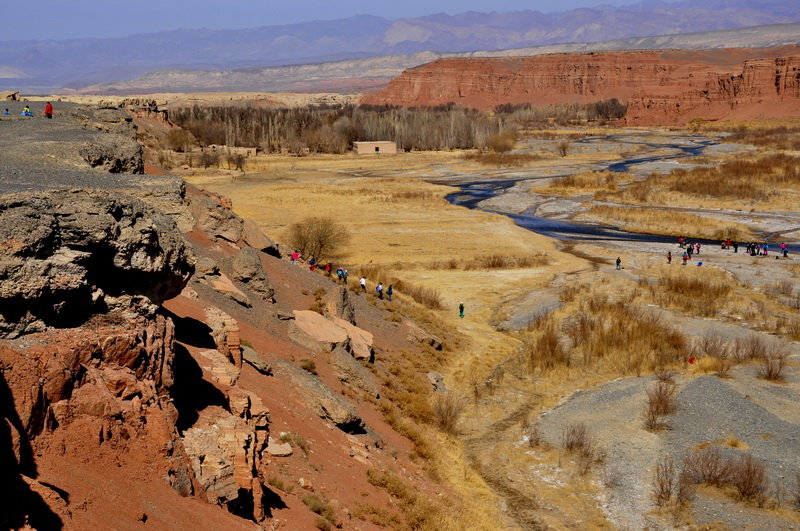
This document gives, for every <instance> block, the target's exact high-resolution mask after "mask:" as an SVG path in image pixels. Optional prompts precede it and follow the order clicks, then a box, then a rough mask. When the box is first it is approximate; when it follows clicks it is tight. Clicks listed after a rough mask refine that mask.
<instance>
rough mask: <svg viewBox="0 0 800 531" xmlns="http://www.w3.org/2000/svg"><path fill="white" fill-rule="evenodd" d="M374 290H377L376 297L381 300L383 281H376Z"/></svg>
mask: <svg viewBox="0 0 800 531" xmlns="http://www.w3.org/2000/svg"><path fill="white" fill-rule="evenodd" d="M375 291H377V292H378V298H379V299H380V300H383V282H378V285H377V286H375Z"/></svg>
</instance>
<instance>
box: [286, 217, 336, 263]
mask: <svg viewBox="0 0 800 531" xmlns="http://www.w3.org/2000/svg"><path fill="white" fill-rule="evenodd" d="M288 240H289V244H290V245H291V246H292V247H293V248H294V249H296V250H297V251H299V252H300V253H301V254H302V255H303V256H307V257H311V256H313V257H314V258H315V259H316V260H317V261H318V262H321V261H323V260H331V259H335V258H339V257H341V256H342V255H343V254H344V247H345V246H346V245H347V243H348V242H349V241H350V233H349V232H348V231H347V229H346V228H345V227H344V226H342V225H340V224H339V223H336V222H335V221H333V220H332V219H331V218H320V217H310V218H306V219H304V220H303V221H299V222H297V223H293V224H292V225H291V226H290V227H289V233H288Z"/></svg>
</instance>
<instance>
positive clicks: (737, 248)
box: [733, 241, 739, 253]
mask: <svg viewBox="0 0 800 531" xmlns="http://www.w3.org/2000/svg"><path fill="white" fill-rule="evenodd" d="M733 252H734V253H738V252H739V243H738V242H736V241H734V242H733Z"/></svg>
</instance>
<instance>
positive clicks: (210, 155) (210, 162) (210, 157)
mask: <svg viewBox="0 0 800 531" xmlns="http://www.w3.org/2000/svg"><path fill="white" fill-rule="evenodd" d="M200 165H201V166H202V167H203V168H209V167H211V166H219V154H217V152H215V151H209V150H206V151H203V153H202V154H201V155H200Z"/></svg>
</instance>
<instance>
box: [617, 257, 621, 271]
mask: <svg viewBox="0 0 800 531" xmlns="http://www.w3.org/2000/svg"><path fill="white" fill-rule="evenodd" d="M617 269H622V259H621V258H620V257H619V256H618V257H617Z"/></svg>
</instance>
